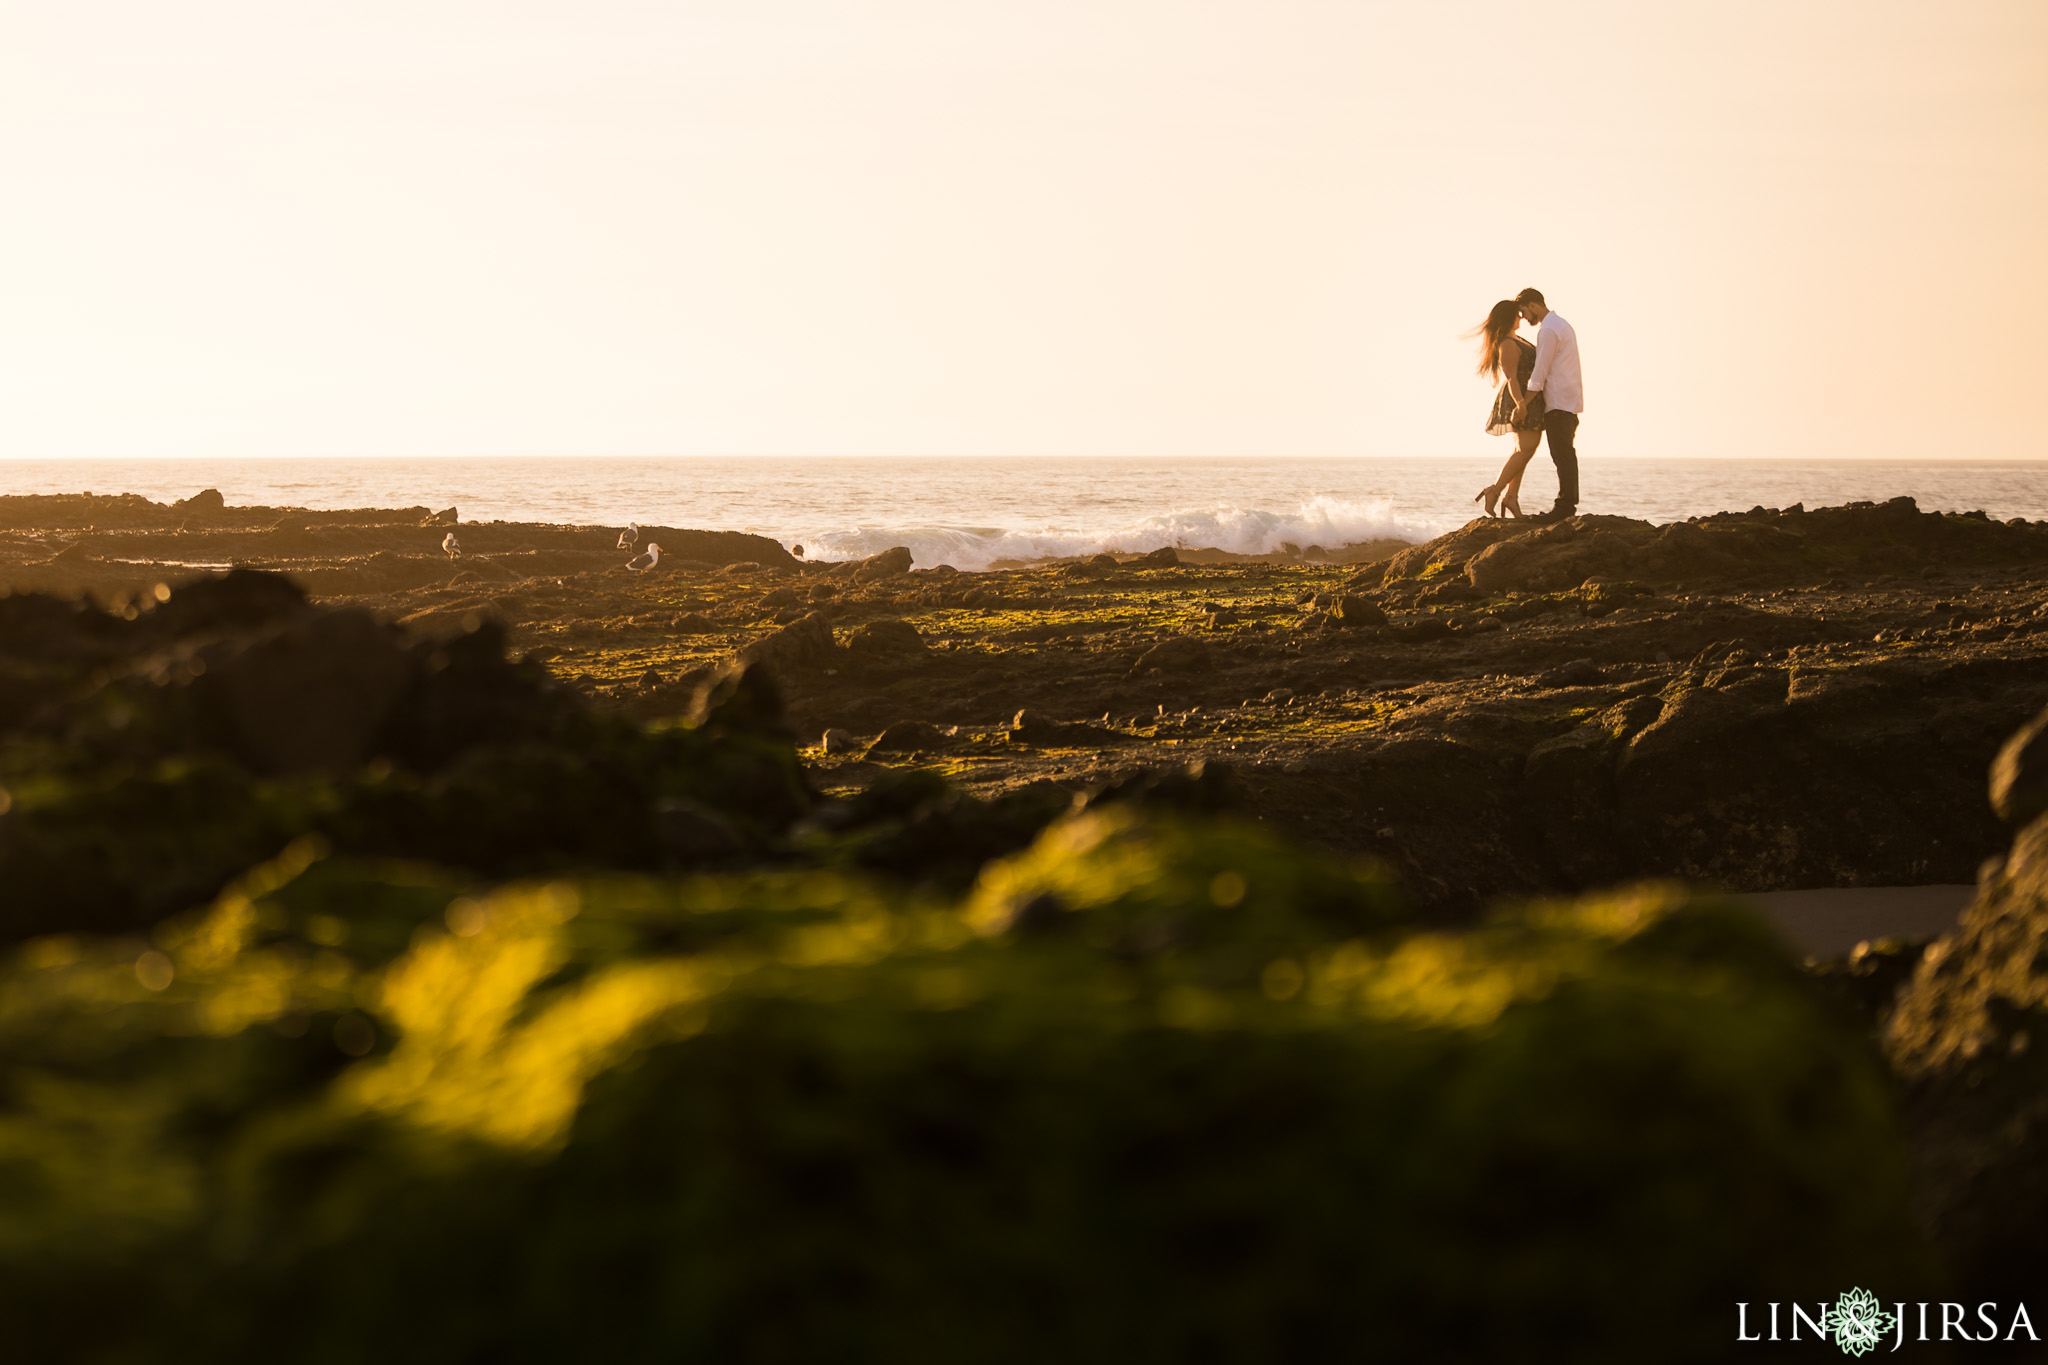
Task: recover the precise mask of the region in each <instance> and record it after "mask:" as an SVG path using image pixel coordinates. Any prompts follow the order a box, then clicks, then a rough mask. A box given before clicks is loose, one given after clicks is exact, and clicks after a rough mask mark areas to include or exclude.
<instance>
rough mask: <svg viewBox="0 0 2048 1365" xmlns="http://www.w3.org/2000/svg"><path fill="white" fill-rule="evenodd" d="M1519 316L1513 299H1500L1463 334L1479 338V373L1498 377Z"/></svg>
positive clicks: (1517, 307) (1518, 310)
mask: <svg viewBox="0 0 2048 1365" xmlns="http://www.w3.org/2000/svg"><path fill="white" fill-rule="evenodd" d="M1521 317H1522V310H1521V308H1520V307H1519V306H1517V305H1516V303H1515V301H1514V300H1513V299H1502V300H1501V301H1500V302H1499V303H1496V304H1495V305H1493V307H1492V308H1490V309H1488V310H1487V313H1486V321H1484V322H1482V323H1480V324H1479V325H1478V326H1477V327H1474V328H1473V329H1472V330H1471V331H1469V332H1467V333H1466V334H1465V335H1466V336H1468V337H1478V338H1479V373H1481V374H1483V375H1486V376H1488V377H1489V378H1493V379H1498V378H1500V372H1501V369H1502V367H1503V366H1504V365H1506V364H1507V349H1508V338H1509V337H1511V336H1513V335H1514V334H1515V324H1516V323H1517V322H1519V321H1520V320H1521Z"/></svg>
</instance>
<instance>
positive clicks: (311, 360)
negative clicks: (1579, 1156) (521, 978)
mask: <svg viewBox="0 0 2048 1365" xmlns="http://www.w3.org/2000/svg"><path fill="white" fill-rule="evenodd" d="M1530 284H1533V285H1535V286H1537V287H1539V288H1541V289H1542V290H1543V291H1544V292H1545V293H1546V294H1547V295H1548V297H1549V300H1550V303H1551V305H1552V307H1554V308H1556V309H1557V310H1558V311H1559V312H1560V313H1562V314H1563V315H1564V316H1565V317H1567V318H1569V319H1570V320H1571V322H1572V323H1573V325H1574V326H1575V328H1576V329H1577V331H1578V334H1579V340H1580V347H1581V350H1582V352H1583V356H1584V362H1585V372H1586V390H1587V412H1586V416H1585V421H1584V425H1583V426H1582V428H1581V431H1580V436H1579V446H1580V450H1581V452H1582V454H1583V455H1584V457H1585V458H1587V459H1592V458H1596V457H1597V456H1600V455H1679V456H1701V455H1741V456H1882V457H1905V458H1932V457H1974V458H2041V457H2048V440H2044V438H2043V435H2042V432H2043V428H2044V423H2048V381H2044V379H2043V377H2042V376H2043V370H2044V365H2048V344H2044V329H2043V322H2044V319H2048V3H2043V0H1911V3H1901V2H1900V0H1715V3H1676V2H1672V0H1615V2H1614V3H1591V2H1590V0H1542V3H1531V4H1503V3H1495V2H1494V0H1469V2H1468V0H1461V2H1460V3H1455V4H1432V3H1424V2H1423V0H1398V3H1380V0H1341V2H1340V0H1001V2H996V0H842V2H840V3H827V2H826V0H744V2H742V0H731V3H723V4H705V3H690V2H689V0H672V2H671V3H657V2H656V0H575V2H574V3H568V2H567V0H491V2H490V3H485V2H484V0H322V2H321V3H311V2H310V0H182V2H181V3H175V4H173V3H165V2H164V0H0V455H4V456H13V457H44V458H48V457H88V456H105V457H136V456H155V455H175V456H216V455H234V456H286V455H399V456H424V455H578V454H592V455H665V454H677V455H685V454H779V455H832V454H894V453H902V454H968V455H976V454H992V455H1010V454H1051V455H1090V454H1102V455H1153V454H1157V455H1177V454H1178V455H1190V454H1214V455H1260V454H1273V455H1447V456H1468V457H1469V456H1475V455H1489V454H1491V455H1493V456H1494V457H1496V458H1497V457H1498V456H1499V455H1501V454H1504V453H1505V447H1504V443H1502V442H1500V441H1497V440H1493V439H1490V438H1488V437H1486V436H1485V435H1484V434H1483V432H1482V430H1481V427H1482V419H1483V417H1484V414H1485V410H1486V407H1487V405H1488V401H1489V398H1490V392H1489V390H1488V388H1487V386H1486V385H1485V384H1484V383H1483V382H1482V381H1481V380H1479V379H1477V378H1475V377H1474V376H1473V374H1472V367H1473V355H1472V350H1471V346H1470V343H1469V342H1467V341H1465V340H1464V339H1463V338H1462V336H1461V334H1462V333H1463V332H1464V331H1465V330H1466V329H1468V328H1469V327H1471V326H1472V325H1473V324H1475V323H1476V322H1477V321H1478V320H1479V319H1480V318H1481V317H1482V316H1483V315H1484V313H1485V310H1486V308H1487V307H1488V305H1490V304H1491V303H1492V302H1493V301H1494V300H1495V299H1497V298H1501V297H1505V296H1509V295H1512V294H1513V293H1514V292H1515V291H1516V290H1517V289H1519V288H1521V287H1522V286H1524V285H1530Z"/></svg>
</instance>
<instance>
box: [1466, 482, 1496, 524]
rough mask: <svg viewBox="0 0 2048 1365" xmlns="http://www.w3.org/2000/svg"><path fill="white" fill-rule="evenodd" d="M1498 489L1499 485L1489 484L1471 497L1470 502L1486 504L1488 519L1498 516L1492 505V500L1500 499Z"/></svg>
mask: <svg viewBox="0 0 2048 1365" xmlns="http://www.w3.org/2000/svg"><path fill="white" fill-rule="evenodd" d="M1500 488H1501V486H1500V485H1499V484H1497V483H1490V484H1488V485H1486V487H1484V488H1482V489H1480V490H1479V491H1478V492H1477V493H1475V494H1473V495H1472V501H1474V502H1481V503H1485V504H1486V515H1488V516H1489V517H1497V516H1499V515H1500V512H1499V510H1498V509H1497V508H1495V507H1494V505H1493V504H1494V500H1495V499H1497V498H1499V497H1500Z"/></svg>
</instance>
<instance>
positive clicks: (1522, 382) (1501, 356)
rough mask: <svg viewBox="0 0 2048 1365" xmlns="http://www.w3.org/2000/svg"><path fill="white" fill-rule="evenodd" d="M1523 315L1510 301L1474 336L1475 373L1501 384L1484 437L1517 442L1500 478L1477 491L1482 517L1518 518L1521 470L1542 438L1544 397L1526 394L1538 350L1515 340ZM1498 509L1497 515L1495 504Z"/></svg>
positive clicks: (1498, 305)
mask: <svg viewBox="0 0 2048 1365" xmlns="http://www.w3.org/2000/svg"><path fill="white" fill-rule="evenodd" d="M1519 321H1521V310H1520V309H1519V308H1518V307H1517V306H1516V304H1515V301H1514V300H1513V299H1502V300H1501V301H1500V302H1499V303H1496V304H1495V305H1493V308H1492V310H1491V311H1490V312H1488V313H1487V315H1486V321H1485V322H1483V323H1481V324H1480V325H1479V327H1478V329H1477V330H1476V331H1475V332H1474V333H1472V335H1475V336H1477V337H1478V338H1479V373H1481V374H1483V375H1486V376H1488V377H1489V378H1494V379H1498V380H1500V389H1499V390H1498V391H1497V392H1496V393H1495V394H1494V395H1493V411H1492V412H1490V413H1488V414H1487V417H1486V434H1487V435H1488V436H1506V435H1509V434H1510V433H1512V434H1513V436H1514V438H1515V450H1514V453H1513V454H1512V455H1510V456H1508V462H1507V463H1506V464H1504V465H1502V466H1501V467H1500V477H1499V478H1498V479H1496V480H1495V481H1494V482H1492V483H1490V484H1488V485H1487V486H1486V487H1484V488H1482V489H1480V490H1479V492H1478V493H1477V494H1476V495H1475V496H1474V497H1473V499H1472V501H1474V502H1480V503H1484V504H1486V515H1488V516H1489V517H1497V516H1499V515H1501V513H1502V512H1505V513H1507V515H1509V516H1511V517H1519V516H1521V515H1522V502H1521V497H1522V471H1523V470H1525V469H1527V468H1528V467H1529V459H1530V457H1531V456H1533V455H1534V454H1535V453H1536V443H1537V442H1538V441H1539V440H1541V439H1542V437H1543V395H1542V394H1540V393H1530V392H1529V375H1530V372H1531V371H1533V370H1534V369H1535V368H1536V348H1535V347H1534V346H1532V345H1530V344H1529V343H1528V342H1526V341H1524V340H1522V339H1521V338H1520V337H1518V336H1516V335H1515V324H1516V323H1517V322H1519ZM1496 502H1498V503H1499V510H1498V511H1496V510H1495V503H1496Z"/></svg>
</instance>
